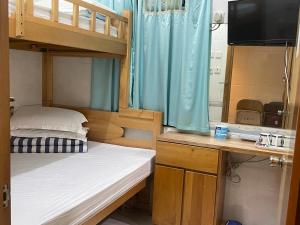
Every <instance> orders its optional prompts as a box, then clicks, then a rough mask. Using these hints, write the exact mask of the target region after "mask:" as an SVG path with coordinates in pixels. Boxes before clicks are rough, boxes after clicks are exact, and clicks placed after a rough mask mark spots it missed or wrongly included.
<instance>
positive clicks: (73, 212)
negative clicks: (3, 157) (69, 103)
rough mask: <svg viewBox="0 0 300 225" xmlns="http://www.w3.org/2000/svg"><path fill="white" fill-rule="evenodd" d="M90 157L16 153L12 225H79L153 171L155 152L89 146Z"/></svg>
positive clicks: (13, 161) (83, 155)
mask: <svg viewBox="0 0 300 225" xmlns="http://www.w3.org/2000/svg"><path fill="white" fill-rule="evenodd" d="M88 144H89V152H88V153H86V154H76V153H75V154H12V156H11V174H12V176H11V200H12V206H11V213H12V225H29V224H30V225H41V224H43V225H54V224H56V225H57V224H59V225H77V224H82V223H83V222H85V221H86V220H87V219H88V218H90V217H91V216H93V215H95V214H97V213H98V212H99V211H101V210H103V209H104V208H105V207H107V206H108V205H110V204H111V203H112V202H114V201H115V200H116V199H118V198H119V197H120V196H122V195H123V194H125V193H126V192H127V191H128V190H130V189H131V188H132V187H133V186H135V185H136V184H138V183H139V182H141V181H142V180H144V179H145V178H147V177H148V176H149V175H150V174H151V172H152V165H153V159H154V156H155V151H152V150H146V149H136V148H129V147H123V146H117V145H109V144H103V143H96V142H89V143H88Z"/></svg>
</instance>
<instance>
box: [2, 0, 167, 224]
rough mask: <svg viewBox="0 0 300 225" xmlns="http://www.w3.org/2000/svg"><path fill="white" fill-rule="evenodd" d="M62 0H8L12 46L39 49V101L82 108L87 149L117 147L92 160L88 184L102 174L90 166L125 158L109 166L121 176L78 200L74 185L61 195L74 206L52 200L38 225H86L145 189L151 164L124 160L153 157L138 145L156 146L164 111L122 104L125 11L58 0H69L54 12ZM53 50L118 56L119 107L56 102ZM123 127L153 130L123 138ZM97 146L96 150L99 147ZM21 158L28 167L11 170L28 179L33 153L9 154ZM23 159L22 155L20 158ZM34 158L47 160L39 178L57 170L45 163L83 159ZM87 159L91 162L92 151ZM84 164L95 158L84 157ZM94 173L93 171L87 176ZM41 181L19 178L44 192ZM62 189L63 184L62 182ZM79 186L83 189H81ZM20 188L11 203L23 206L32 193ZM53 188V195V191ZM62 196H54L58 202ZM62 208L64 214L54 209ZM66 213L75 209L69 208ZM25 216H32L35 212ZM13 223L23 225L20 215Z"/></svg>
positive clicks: (127, 35)
mask: <svg viewBox="0 0 300 225" xmlns="http://www.w3.org/2000/svg"><path fill="white" fill-rule="evenodd" d="M61 1H62V0H46V1H44V2H48V5H46V6H45V5H39V4H37V3H36V1H34V0H9V4H8V5H9V40H10V48H14V49H21V50H30V51H40V52H42V53H43V71H42V76H43V79H42V101H43V106H55V107H62V108H68V109H72V110H75V111H78V112H81V113H82V114H84V115H85V117H86V118H87V120H88V123H87V124H86V126H87V127H89V133H88V138H89V141H94V142H90V143H89V145H90V148H89V150H90V152H91V153H90V154H91V155H93V156H94V157H95V158H97V157H99V156H100V155H102V151H104V152H106V154H108V155H110V153H109V152H110V149H114V150H115V151H117V152H119V155H114V154H111V157H112V158H111V159H112V163H110V162H109V161H105V162H103V163H101V162H98V164H96V165H95V167H94V168H93V169H92V170H93V171H91V173H90V174H88V175H87V177H89V178H90V180H93V182H92V183H90V184H91V185H95V186H97V181H99V180H100V181H99V182H100V183H101V179H102V178H103V177H101V176H100V175H99V173H97V172H95V171H104V170H108V171H110V170H113V168H112V167H109V166H111V165H117V164H118V159H119V158H118V159H116V158H113V157H120V155H123V158H122V157H121V158H120V159H119V160H121V161H122V162H123V163H120V164H121V165H120V168H119V170H118V171H115V172H116V173H117V172H119V173H118V174H119V175H120V172H121V171H122V172H123V175H122V177H119V179H115V180H114V182H112V183H111V184H110V185H109V184H107V185H106V186H105V185H103V186H101V185H100V186H99V187H98V192H97V193H94V195H93V194H92V193H89V194H88V195H86V196H84V197H83V198H82V199H83V200H82V201H77V202H76V198H75V196H76V194H77V192H76V189H74V192H73V193H70V194H69V195H67V197H69V201H70V198H71V200H72V199H73V198H74V201H71V203H72V204H71V205H64V204H61V205H59V203H58V205H57V206H59V207H57V208H56V209H50V211H51V213H50V216H49V220H47V216H46V217H45V218H44V219H45V220H44V221H43V224H87V225H92V224H97V223H99V222H101V221H102V220H104V219H105V218H106V217H107V216H108V215H109V214H111V213H112V212H113V211H114V210H116V209H117V208H118V207H120V206H121V205H122V204H124V203H125V202H126V201H127V200H128V199H130V198H131V197H133V196H134V195H135V194H137V193H139V192H140V191H141V190H142V189H143V188H145V186H146V179H147V176H149V174H150V173H151V165H152V164H151V162H150V161H149V160H144V161H143V160H141V161H140V163H138V164H133V165H136V167H135V169H134V167H130V166H132V164H131V161H130V160H129V161H128V162H127V160H128V159H133V158H134V156H135V155H136V154H138V155H139V157H140V158H143V157H145V158H147V157H148V159H152V158H153V157H154V155H155V152H153V151H152V152H150V153H149V152H145V150H141V151H140V152H139V151H136V149H137V148H144V149H155V148H156V138H157V136H158V135H159V134H160V133H161V131H162V113H161V112H155V111H147V110H134V109H130V108H128V92H129V70H130V48H131V45H130V43H131V29H132V28H131V23H132V16H131V13H130V12H129V11H125V12H124V14H123V15H124V16H119V15H118V14H116V13H114V12H112V11H110V10H108V9H106V8H102V7H99V6H95V5H92V4H89V3H87V2H85V1H81V0H64V2H67V3H69V4H71V8H72V10H69V11H68V10H66V11H64V10H60V8H61V5H60V2H61ZM49 2H50V4H49ZM68 9H69V8H68ZM82 9H83V10H82ZM56 56H70V57H72V56H76V57H78V56H80V57H100V58H115V57H117V58H120V59H121V61H122V63H121V70H120V71H121V72H120V91H119V92H120V98H119V112H106V111H101V110H93V109H90V108H78V107H72V106H63V105H56V104H55V102H53V58H54V57H56ZM126 129H135V130H142V131H145V132H148V133H151V134H152V139H150V140H148V139H133V138H128V137H127V136H126V135H125V131H126ZM99 142H101V143H99ZM100 150H101V153H99V152H100ZM137 152H139V153H137ZM127 153H128V155H127ZM124 154H125V155H124ZM143 154H144V155H143ZM126 155H127V158H126ZM146 155H147V157H146ZM19 157H22V162H23V163H25V164H26V165H27V167H26V168H25V167H22V168H18V166H16V167H12V174H13V175H16V176H18V175H19V174H22V173H23V172H24V171H26V172H28V171H29V172H28V174H27V175H28V176H30V177H33V176H34V175H36V174H35V173H36V172H37V171H36V170H35V166H34V165H32V164H31V162H32V160H33V158H32V157H33V156H32V155H31V156H26V154H25V155H23V156H18V155H13V156H12V159H13V160H16V161H18V160H20V159H19ZM24 157H25V158H26V159H25V161H24ZM34 157H35V160H34V161H36V162H40V163H42V162H43V161H46V166H45V167H43V168H44V169H45V170H44V173H42V171H41V170H39V172H40V173H41V174H39V175H37V177H42V176H43V175H45V174H48V175H47V176H48V178H49V179H50V180H51V178H56V177H57V176H56V175H55V174H52V173H51V169H52V170H53V169H54V170H55V169H57V168H64V166H67V167H69V165H70V166H71V165H74V164H76V165H78V164H80V160H84V156H75V155H74V156H68V157H66V156H49V155H44V156H41V155H40V156H36V155H35V156H34ZM45 157H46V158H45ZM87 158H89V160H92V159H91V157H90V156H88V157H87ZM76 160H77V161H76ZM68 163H69V164H68ZM86 163H93V162H92V161H89V162H88V161H86ZM83 164H84V163H83ZM105 165H106V166H105ZM83 166H84V165H83ZM126 168H131V170H132V171H130V170H127V169H126ZM82 171H84V169H82ZM82 171H81V172H82ZM31 172H32V174H31ZM87 172H88V171H86V173H84V172H82V173H79V174H78V175H79V177H80V176H82V177H83V176H84V174H87ZM93 174H94V175H95V176H93ZM73 175H74V174H73ZM70 179H71V180H73V181H74V180H76V176H75V177H73V178H70ZM46 180H47V179H45V180H43V179H42V180H27V181H26V179H23V177H22V181H24V182H25V183H24V185H25V186H26V187H27V188H29V187H32V185H31V184H34V182H37V183H36V185H37V189H38V190H43V188H45V185H44V186H43V183H44V182H47V181H46ZM62 180H65V181H66V180H68V179H67V178H62ZM129 181H130V182H129ZM70 182H71V181H70ZM84 182H85V181H84ZM128 182H129V183H128ZM66 183H67V182H66ZM13 184H14V183H12V185H13ZM38 184H39V185H42V186H43V187H42V186H40V188H38ZM18 185H21V186H22V185H23V184H22V183H18ZM73 185H74V186H75V185H76V183H73ZM118 185H119V186H118ZM46 186H47V185H46ZM67 186H68V185H67ZM61 187H62V188H64V186H63V185H62V186H61ZM121 187H122V188H121ZM77 188H79V189H80V185H78V187H77ZM84 188H85V187H81V189H84ZM99 188H100V189H99ZM101 188H102V189H103V191H104V192H106V194H107V195H104V194H103V195H102V192H99V190H101ZM110 188H112V190H115V192H114V193H109V191H108V190H109V189H110ZM37 189H34V190H33V189H30V188H29V189H27V190H28V191H29V192H30V193H35V192H36V190H37ZM77 190H78V189H77ZM24 191H25V189H24ZM46 191H47V190H46ZM65 191H66V190H65ZM27 193H28V192H27ZM18 194H19V195H20V197H21V201H20V199H17V201H18V202H19V203H20V202H24V204H25V203H26V204H28V202H26V201H27V200H28V198H30V194H28V195H24V194H25V193H24V192H23V193H18ZM45 194H46V192H44V194H43V193H41V196H40V197H41V198H42V197H43V195H45ZM53 194H54V195H53ZM55 194H57V195H56V196H55ZM83 194H84V193H83ZM12 195H13V197H12V199H13V201H14V200H16V198H17V195H14V192H12ZM14 196H15V197H14ZM49 196H52V197H53V198H57V199H58V198H59V191H58V192H57V191H56V192H55V191H54V192H53V193H52V195H49ZM49 196H48V197H49ZM72 196H73V198H72ZM31 197H32V196H31ZM31 200H32V199H31ZM50 200H51V197H50V198H49V201H50ZM77 200H78V199H77ZM45 201H46V200H45ZM63 202H65V201H63ZM63 202H61V201H60V203H63ZM66 202H68V201H66ZM32 203H33V204H36V206H37V208H36V209H37V210H41V211H42V210H43V209H41V208H40V207H39V204H38V202H32ZM12 204H14V202H12ZM82 204H85V205H82ZM54 205H55V204H54ZM21 207H25V205H23V206H22V205H21ZM13 210H14V209H13ZM20 210H21V211H22V209H21V208H19V209H18V210H17V211H15V212H14V211H12V216H13V217H14V216H15V217H18V215H16V212H20ZM60 210H61V212H62V213H60ZM74 210H75V211H74ZM72 212H75V214H74V213H72ZM76 213H77V214H76ZM31 215H34V213H33V214H31ZM74 215H75V216H76V215H77V216H76V218H79V219H78V220H76V218H74ZM23 216H25V217H26V216H29V217H28V218H29V219H30V215H23ZM25 217H24V218H25ZM20 218H22V217H19V218H18V220H20ZM28 218H27V219H28ZM32 219H33V218H32ZM15 221H16V220H15ZM19 222H20V223H22V221H19ZM16 224H18V223H16Z"/></svg>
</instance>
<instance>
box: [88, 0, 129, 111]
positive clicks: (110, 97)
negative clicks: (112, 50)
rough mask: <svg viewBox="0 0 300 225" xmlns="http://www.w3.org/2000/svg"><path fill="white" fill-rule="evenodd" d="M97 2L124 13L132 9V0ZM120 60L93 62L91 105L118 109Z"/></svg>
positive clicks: (104, 0) (95, 59)
mask: <svg viewBox="0 0 300 225" xmlns="http://www.w3.org/2000/svg"><path fill="white" fill-rule="evenodd" d="M96 1H97V2H99V3H101V4H103V5H106V6H108V7H109V8H111V9H113V10H115V11H117V12H118V13H119V14H122V13H123V10H125V9H131V0H96ZM119 80H120V61H119V60H117V59H97V58H94V59H93V62H92V80H91V102H90V107H91V108H93V109H101V110H106V111H113V112H115V111H118V105H119V87H120V85H119Z"/></svg>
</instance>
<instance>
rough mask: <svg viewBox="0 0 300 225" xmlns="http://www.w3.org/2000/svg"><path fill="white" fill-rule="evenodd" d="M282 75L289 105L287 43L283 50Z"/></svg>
mask: <svg viewBox="0 0 300 225" xmlns="http://www.w3.org/2000/svg"><path fill="white" fill-rule="evenodd" d="M284 75H285V84H286V96H287V101H288V105H289V104H290V80H289V75H288V43H287V42H286V48H285V59H284Z"/></svg>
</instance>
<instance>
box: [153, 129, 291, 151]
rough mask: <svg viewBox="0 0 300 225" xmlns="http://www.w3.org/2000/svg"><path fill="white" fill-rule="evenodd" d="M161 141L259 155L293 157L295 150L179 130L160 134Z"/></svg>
mask: <svg viewBox="0 0 300 225" xmlns="http://www.w3.org/2000/svg"><path fill="white" fill-rule="evenodd" d="M158 140H159V141H162V142H171V143H178V144H188V145H193V146H198V147H206V148H213V149H218V150H221V151H226V152H234V153H241V154H248V155H257V156H279V157H280V156H287V157H293V155H294V150H293V149H288V150H268V149H260V148H257V147H255V145H254V143H253V142H249V141H243V140H240V139H226V140H217V139H215V138H214V137H211V136H201V135H197V134H186V133H178V132H174V131H173V132H167V133H164V134H162V135H161V136H159V138H158Z"/></svg>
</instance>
